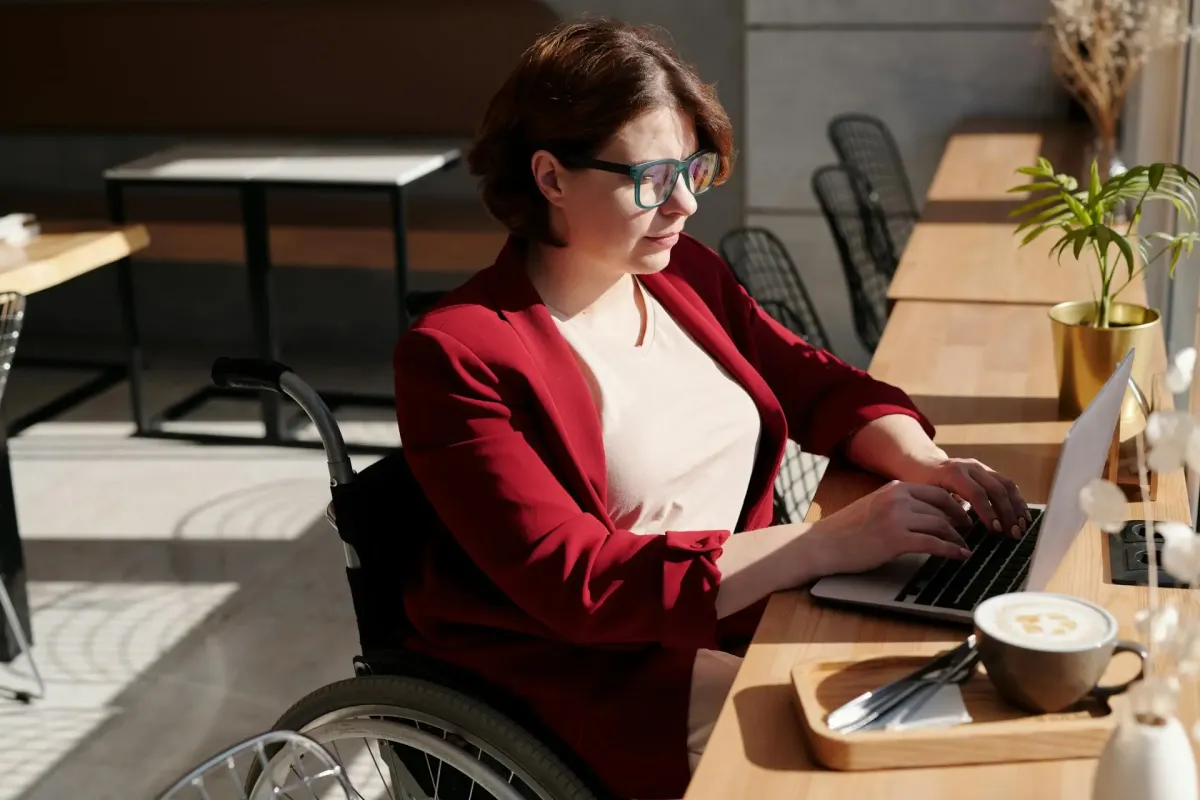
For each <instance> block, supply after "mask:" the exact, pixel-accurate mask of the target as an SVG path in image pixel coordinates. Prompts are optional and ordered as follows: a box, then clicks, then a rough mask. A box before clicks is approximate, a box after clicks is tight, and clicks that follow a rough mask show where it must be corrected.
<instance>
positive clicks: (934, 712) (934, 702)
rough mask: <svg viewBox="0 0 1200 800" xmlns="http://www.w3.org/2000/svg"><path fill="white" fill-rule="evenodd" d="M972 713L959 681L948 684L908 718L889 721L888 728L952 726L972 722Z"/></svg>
mask: <svg viewBox="0 0 1200 800" xmlns="http://www.w3.org/2000/svg"><path fill="white" fill-rule="evenodd" d="M972 721H973V720H972V719H971V714H970V713H969V712H968V711H967V707H966V705H965V704H964V703H963V699H962V691H961V690H960V689H959V688H958V684H957V683H950V684H946V685H945V686H943V687H941V688H940V689H938V690H937V692H936V693H935V694H934V695H933V697H931V698H929V700H928V701H927V702H926V703H925V705H923V706H922V707H921V708H920V709H919V710H918V711H916V712H915V713H912V714H909V716H908V719H906V720H904V721H903V722H901V723H900V724H896V723H894V722H893V723H889V724H888V726H887V728H886V730H889V731H909V730H929V729H933V728H951V727H953V726H955V725H963V724H966V723H968V722H972Z"/></svg>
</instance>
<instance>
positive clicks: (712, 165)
mask: <svg viewBox="0 0 1200 800" xmlns="http://www.w3.org/2000/svg"><path fill="white" fill-rule="evenodd" d="M716 175H717V154H716V153H704V154H703V155H701V156H700V157H699V158H696V159H693V160H692V161H691V162H689V163H688V174H687V181H688V188H689V189H691V191H692V194H700V193H701V192H704V191H707V190H708V189H709V188H710V187H711V186H712V182H713V178H715V177H716ZM678 179H679V168H678V167H677V166H676V165H674V164H655V165H654V166H653V167H649V168H647V169H646V170H645V171H643V172H642V181H641V183H640V184H639V185H638V193H639V199H640V200H641V203H642V205H644V206H657V205H661V204H663V203H665V202H666V201H667V198H668V197H670V196H671V191H672V190H673V189H674V188H675V184H676V182H677V181H678Z"/></svg>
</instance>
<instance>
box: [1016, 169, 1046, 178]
mask: <svg viewBox="0 0 1200 800" xmlns="http://www.w3.org/2000/svg"><path fill="white" fill-rule="evenodd" d="M1017 172H1019V173H1020V174H1022V175H1029V176H1031V177H1034V178H1045V177H1049V176H1048V174H1047V173H1046V171H1045V170H1043V169H1039V168H1038V167H1017Z"/></svg>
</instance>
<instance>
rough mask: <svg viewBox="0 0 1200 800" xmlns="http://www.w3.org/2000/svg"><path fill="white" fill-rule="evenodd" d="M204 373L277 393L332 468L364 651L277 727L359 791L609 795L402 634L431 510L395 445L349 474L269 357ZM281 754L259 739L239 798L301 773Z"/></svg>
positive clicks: (334, 431) (316, 402)
mask: <svg viewBox="0 0 1200 800" xmlns="http://www.w3.org/2000/svg"><path fill="white" fill-rule="evenodd" d="M212 380H213V382H214V383H215V384H216V385H218V386H221V387H225V388H240V389H249V390H260V391H270V392H279V393H282V394H285V395H287V396H289V397H291V398H292V399H293V400H294V401H295V402H296V403H297V404H298V405H299V406H300V408H301V409H302V410H303V411H304V412H305V413H306V414H307V415H308V417H309V418H310V419H311V420H312V423H313V426H314V427H315V429H316V432H317V435H318V436H319V437H320V440H321V444H322V446H323V447H324V450H325V456H326V460H327V461H328V467H329V479H330V480H329V483H330V489H331V494H332V501H331V502H330V504H329V506H328V508H327V511H326V517H327V519H328V520H329V522H330V524H331V525H332V526H333V528H334V530H335V531H336V532H337V534H338V536H339V537H340V539H341V540H342V544H343V551H344V554H345V561H346V577H347V579H348V581H349V584H350V597H351V602H352V604H353V607H354V614H355V619H356V623H357V626H358V633H359V643H360V647H361V651H362V652H361V654H360V655H358V656H355V657H354V659H353V664H354V677H352V678H347V679H345V680H341V681H337V682H335V683H332V684H329V685H327V686H324V687H321V688H319V689H317V690H316V691H314V692H312V693H310V694H309V695H307V696H306V697H304V698H302V699H301V700H299V701H297V702H296V703H295V704H294V705H292V707H291V708H289V709H288V710H287V711H285V712H284V713H283V715H282V716H281V717H280V718H279V719H278V720H277V721H276V723H275V725H274V727H273V729H274V730H276V731H294V732H296V733H298V734H301V735H303V736H305V737H307V738H309V739H311V740H312V741H314V742H316V743H317V744H319V745H321V746H322V747H324V748H325V749H326V750H327V751H328V752H330V753H332V754H333V756H334V758H335V759H336V760H337V762H338V763H339V764H340V765H341V766H342V768H343V770H344V771H345V774H346V776H347V778H348V779H349V781H350V783H351V785H352V786H353V787H354V790H355V795H354V796H355V800H359V798H361V799H362V800H373V799H374V798H380V800H382V799H383V798H389V800H391V799H393V798H396V799H398V798H405V799H406V800H407V799H409V798H411V800H477V799H478V800H483V799H484V798H487V797H488V796H489V795H490V796H491V797H493V798H496V800H611V798H612V793H611V792H610V791H608V790H607V789H606V788H605V787H604V785H603V784H602V783H601V782H600V781H599V780H598V779H597V778H596V776H595V775H594V774H593V773H592V772H591V771H590V770H589V769H588V767H587V766H586V765H585V764H584V763H583V762H582V761H581V760H580V759H579V758H578V756H576V755H575V754H574V753H573V752H571V751H570V749H569V748H567V747H566V746H565V745H564V744H563V743H562V742H561V741H560V739H559V738H558V737H557V736H556V735H555V734H554V733H553V732H552V731H550V730H549V729H548V728H547V727H546V726H545V725H543V724H542V723H540V722H539V721H538V720H537V719H536V717H535V716H534V715H533V714H532V713H531V712H530V711H529V709H528V708H527V707H526V706H525V705H524V704H523V703H522V702H521V701H520V700H519V699H517V698H514V697H512V696H511V695H509V694H508V693H506V692H504V691H502V690H500V689H499V688H498V687H495V686H491V685H489V684H487V683H486V682H484V681H483V680H482V679H480V678H478V677H477V676H474V675H471V674H468V673H466V672H464V671H462V670H460V669H458V668H456V667H454V666H453V665H450V664H446V663H444V662H441V661H439V660H436V659H432V658H430V657H428V656H425V655H423V654H419V653H415V652H413V651H412V650H408V649H405V648H404V647H403V646H402V644H401V643H402V642H403V641H405V639H406V638H407V636H408V635H410V634H412V633H414V629H413V628H412V627H411V625H410V624H409V623H408V621H407V619H406V618H405V616H404V604H403V595H402V586H403V583H404V576H405V572H406V569H407V568H408V567H409V566H411V565H410V564H409V563H408V561H407V559H406V554H411V552H412V551H413V544H412V542H413V541H414V540H416V541H419V539H418V538H417V537H420V536H421V534H422V532H423V531H425V530H429V529H430V527H431V526H432V525H433V524H434V523H435V522H436V519H437V517H436V514H435V512H434V510H433V508H432V507H431V506H430V504H429V502H428V500H426V499H425V497H424V494H423V493H422V492H421V490H420V487H419V486H418V485H417V483H416V480H415V478H414V477H413V476H412V473H411V472H410V471H409V468H408V462H407V460H406V459H405V457H404V455H403V451H402V450H401V449H399V448H398V449H397V450H395V451H393V452H392V453H390V454H388V455H385V456H383V457H382V458H380V459H379V460H378V461H376V462H374V463H373V464H371V465H370V466H368V467H367V468H366V469H364V470H363V471H362V472H360V473H356V472H355V471H354V469H353V468H352V467H351V464H350V459H349V456H348V454H347V450H346V444H345V441H344V440H343V438H342V433H341V430H340V429H339V428H338V425H337V422H336V421H335V419H334V417H333V414H332V413H331V411H330V410H329V407H328V406H327V405H326V404H325V402H324V401H323V400H322V399H321V396H320V395H319V394H318V393H317V392H316V390H314V389H313V388H312V387H311V386H310V385H309V384H308V383H306V382H305V381H303V380H302V379H301V378H299V377H298V376H297V375H296V374H295V373H294V372H292V371H291V370H290V369H289V368H287V367H286V366H284V365H282V364H279V363H277V362H274V361H268V360H263V359H228V358H221V359H218V360H217V361H216V362H215V363H214V365H213V368H212ZM406 540H407V544H406ZM315 646H319V645H315ZM289 752H290V751H284V750H283V749H282V748H281V747H280V746H278V745H274V746H272V747H268V748H267V750H266V756H267V757H266V759H265V760H263V761H262V763H256V764H254V765H253V766H252V767H251V769H250V771H249V775H248V776H247V778H246V781H245V783H246V794H247V796H248V797H251V798H258V797H259V796H260V795H261V796H262V797H264V798H265V797H271V796H273V795H272V793H271V789H270V788H269V787H270V786H272V785H278V784H280V783H282V782H283V781H284V779H285V778H286V777H287V775H288V773H289V772H292V773H296V772H298V770H297V767H296V765H293V764H289V761H288V759H289ZM299 772H300V774H304V773H303V771H299Z"/></svg>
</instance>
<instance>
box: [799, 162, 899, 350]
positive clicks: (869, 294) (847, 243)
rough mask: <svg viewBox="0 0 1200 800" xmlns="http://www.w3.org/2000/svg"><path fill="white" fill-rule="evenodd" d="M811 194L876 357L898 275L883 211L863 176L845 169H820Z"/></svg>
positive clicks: (863, 336)
mask: <svg viewBox="0 0 1200 800" xmlns="http://www.w3.org/2000/svg"><path fill="white" fill-rule="evenodd" d="M812 189H813V193H814V194H815V195H816V196H817V202H818V203H819V204H820V206H821V213H822V214H824V216H825V221H826V222H827V223H828V224H829V231H830V233H831V234H833V241H834V244H835V245H836V247H837V251H838V257H839V258H840V259H841V262H842V270H843V272H844V273H845V275H846V283H847V284H848V285H849V288H850V305H851V310H852V311H853V313H854V328H855V331H856V332H857V333H858V338H859V339H860V340H862V343H863V346H864V347H866V348H867V350H868V351H869V352H872V353H873V352H875V347H876V345H878V344H879V337H880V336H882V335H883V327H884V325H885V324H886V323H887V316H888V305H887V303H888V301H887V290H888V284H889V283H890V282H891V279H892V275H893V274H895V271H896V261H895V257H894V255H893V253H892V251H891V248H890V246H889V244H888V237H887V232H886V231H885V230H884V224H883V215H882V212H881V211H880V209H879V207H878V205H877V203H875V201H874V200H873V198H872V197H871V193H870V191H869V190H868V189H867V187H866V186H865V184H864V182H863V179H862V177H861V176H860V175H859V174H858V173H857V171H856V170H854V168H853V167H849V166H846V165H844V164H838V165H829V166H824V167H820V168H819V169H817V171H816V172H814V173H813V176H812Z"/></svg>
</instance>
